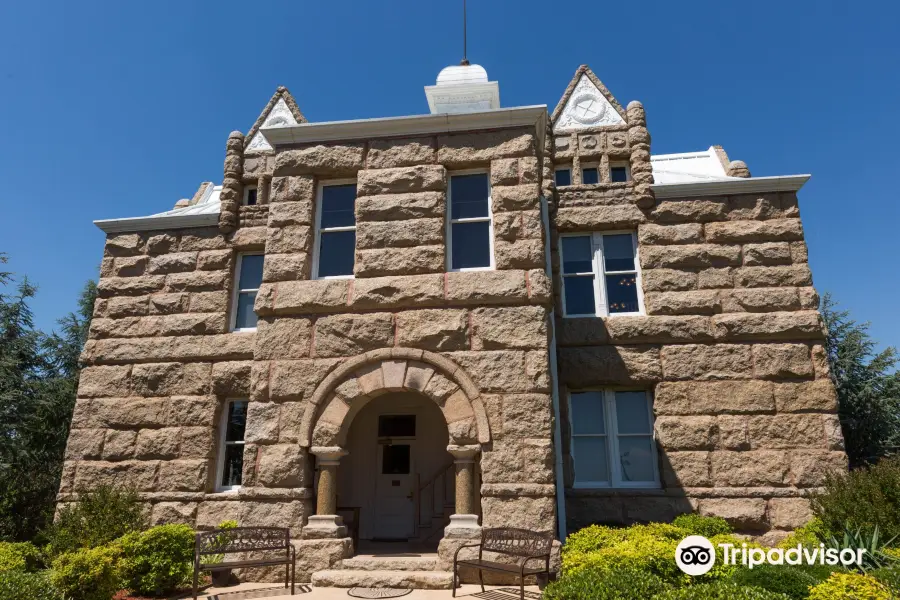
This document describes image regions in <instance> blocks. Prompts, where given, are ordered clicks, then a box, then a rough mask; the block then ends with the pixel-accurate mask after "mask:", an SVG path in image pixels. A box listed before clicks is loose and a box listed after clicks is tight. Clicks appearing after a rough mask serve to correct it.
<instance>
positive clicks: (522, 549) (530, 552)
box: [453, 527, 553, 600]
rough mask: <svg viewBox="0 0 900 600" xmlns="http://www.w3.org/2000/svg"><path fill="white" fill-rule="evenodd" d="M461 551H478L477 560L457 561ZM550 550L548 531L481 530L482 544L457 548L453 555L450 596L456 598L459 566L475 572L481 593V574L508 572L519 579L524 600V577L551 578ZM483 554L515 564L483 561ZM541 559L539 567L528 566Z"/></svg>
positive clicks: (506, 528) (511, 528) (520, 595)
mask: <svg viewBox="0 0 900 600" xmlns="http://www.w3.org/2000/svg"><path fill="white" fill-rule="evenodd" d="M463 548H478V558H470V559H463V560H460V559H459V552H460V550H462V549H463ZM552 550H553V534H552V533H551V532H546V533H544V532H539V531H531V530H528V529H518V528H516V527H495V528H487V527H486V528H483V529H482V530H481V541H480V542H479V543H477V544H464V545H462V546H460V547H459V548H457V549H456V553H455V554H454V555H453V597H454V598H455V597H456V586H457V581H458V579H459V575H458V567H461V566H462V567H470V568H473V569H477V570H478V583H480V584H481V591H482V592H483V591H484V577H483V576H482V572H483V571H493V572H498V573H510V574H513V575H517V576H518V577H519V597H520V598H521V600H524V599H525V578H526V577H527V576H529V575H545V576H546V577H548V578H549V577H550V553H551V551H552ZM485 552H494V553H496V554H501V555H506V556H514V557H518V558H519V560H518V561H516V562H515V563H507V562H500V561H495V560H486V559H485V558H484V553H485ZM538 559H540V560H543V561H544V564H543V565H541V566H535V567H529V566H528V565H527V563H528V562H529V561H532V560H538Z"/></svg>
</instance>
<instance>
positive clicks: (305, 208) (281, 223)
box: [268, 197, 313, 229]
mask: <svg viewBox="0 0 900 600" xmlns="http://www.w3.org/2000/svg"><path fill="white" fill-rule="evenodd" d="M312 216H313V200H312V197H310V198H308V199H305V200H302V201H296V202H275V203H273V204H270V205H269V220H268V227H269V229H272V228H276V227H289V226H292V225H312Z"/></svg>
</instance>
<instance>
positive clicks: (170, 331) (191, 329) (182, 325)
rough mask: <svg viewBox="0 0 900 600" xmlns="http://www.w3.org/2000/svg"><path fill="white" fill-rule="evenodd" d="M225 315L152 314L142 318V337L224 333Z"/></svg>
mask: <svg viewBox="0 0 900 600" xmlns="http://www.w3.org/2000/svg"><path fill="white" fill-rule="evenodd" d="M225 331H226V327H225V315H224V314H221V313H219V314H215V313H205V314H204V313H190V314H175V315H164V316H152V317H146V318H144V319H141V327H140V329H139V335H140V337H151V336H156V335H201V334H216V333H224V332H225Z"/></svg>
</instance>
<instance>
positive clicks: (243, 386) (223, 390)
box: [212, 344, 258, 397]
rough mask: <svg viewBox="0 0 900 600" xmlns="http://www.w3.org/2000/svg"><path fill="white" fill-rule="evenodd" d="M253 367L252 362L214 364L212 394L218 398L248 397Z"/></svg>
mask: <svg viewBox="0 0 900 600" xmlns="http://www.w3.org/2000/svg"><path fill="white" fill-rule="evenodd" d="M257 347H258V344H257ZM252 366H253V362H252V361H239V362H238V361H234V362H217V363H213V366H212V393H213V394H216V395H217V396H243V397H246V396H248V395H249V394H250V370H251V368H252Z"/></svg>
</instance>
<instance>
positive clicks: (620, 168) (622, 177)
mask: <svg viewBox="0 0 900 600" xmlns="http://www.w3.org/2000/svg"><path fill="white" fill-rule="evenodd" d="M629 175H630V169H629V168H628V164H627V163H612V164H610V165H609V180H610V181H611V182H613V183H619V182H622V181H628V180H629V179H631V177H630V176H629Z"/></svg>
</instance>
